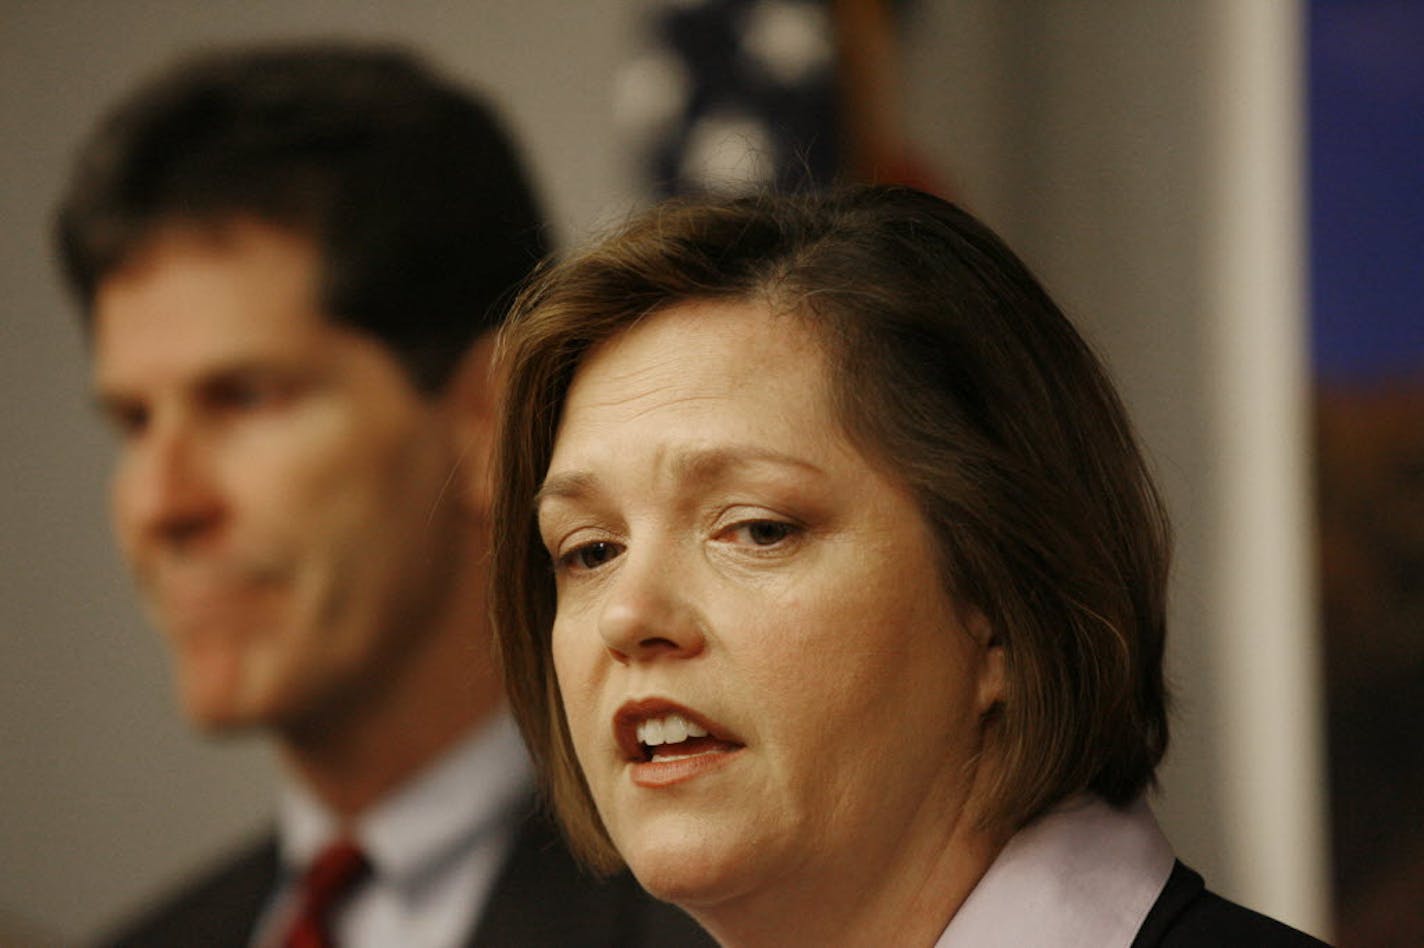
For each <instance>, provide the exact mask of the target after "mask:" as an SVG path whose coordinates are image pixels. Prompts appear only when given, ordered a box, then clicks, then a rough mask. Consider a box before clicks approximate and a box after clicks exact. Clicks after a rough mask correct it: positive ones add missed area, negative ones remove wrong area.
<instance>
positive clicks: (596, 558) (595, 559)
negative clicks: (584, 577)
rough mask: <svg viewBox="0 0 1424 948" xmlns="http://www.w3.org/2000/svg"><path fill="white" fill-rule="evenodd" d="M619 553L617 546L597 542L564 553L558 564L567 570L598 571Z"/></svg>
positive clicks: (619, 549) (603, 541)
mask: <svg viewBox="0 0 1424 948" xmlns="http://www.w3.org/2000/svg"><path fill="white" fill-rule="evenodd" d="M621 552H622V548H621V547H619V546H618V544H616V543H609V542H607V541H606V540H597V541H595V542H593V543H585V544H583V545H582V546H579V547H575V548H574V549H572V550H570V551H569V552H567V553H565V554H564V555H563V556H561V557H559V564H560V565H561V566H563V567H565V568H568V569H582V570H591V569H598V567H600V566H602V565H603V564H604V563H607V562H608V561H609V560H611V559H613V558H614V557H616V556H617V555H618V554H619V553H621Z"/></svg>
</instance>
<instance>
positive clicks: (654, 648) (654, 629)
mask: <svg viewBox="0 0 1424 948" xmlns="http://www.w3.org/2000/svg"><path fill="white" fill-rule="evenodd" d="M623 560H624V561H623V562H622V563H621V564H619V568H618V572H617V574H616V575H615V576H613V577H610V580H611V583H610V587H609V592H608V597H607V598H606V599H605V600H604V604H603V610H602V612H601V613H600V614H599V620H598V624H599V634H600V635H601V636H602V637H603V641H604V644H605V646H606V647H607V648H608V651H609V654H610V655H612V656H613V659H614V660H615V661H617V662H619V663H621V664H628V663H630V662H639V661H653V660H658V659H676V658H690V657H692V656H694V655H697V654H698V653H700V652H701V651H702V649H703V647H704V646H705V645H706V639H705V637H704V634H703V622H702V617H701V613H700V610H698V609H697V607H696V604H695V602H694V601H693V597H692V595H691V591H690V587H689V584H688V583H687V582H686V581H685V580H686V578H687V575H686V570H682V569H679V567H678V566H677V558H676V556H669V555H667V554H666V553H665V552H663V551H657V550H653V549H644V550H638V549H635V548H630V549H629V550H628V551H627V552H626V553H625V554H624V556H623Z"/></svg>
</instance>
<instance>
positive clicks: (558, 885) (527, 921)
mask: <svg viewBox="0 0 1424 948" xmlns="http://www.w3.org/2000/svg"><path fill="white" fill-rule="evenodd" d="M279 871H280V863H279V858H278V854H277V840H276V837H275V836H272V835H269V836H267V837H265V838H263V839H262V840H260V841H259V842H258V843H257V844H256V845H255V846H252V847H251V848H249V849H247V850H245V851H244V852H242V853H240V854H238V855H237V856H236V857H235V858H233V859H231V860H229V861H228V862H226V863H224V864H223V865H222V866H220V867H219V868H218V869H217V870H216V871H214V872H212V873H210V874H209V875H207V876H205V877H204V878H202V879H200V880H198V881H197V882H195V883H193V884H192V885H190V886H188V887H186V888H185V889H183V890H182V891H180V892H179V893H177V895H176V896H174V897H173V898H171V899H169V900H167V901H166V902H164V903H162V904H161V905H159V906H158V907H157V908H155V909H153V910H152V911H150V912H148V913H147V914H145V915H144V916H143V917H141V918H140V919H138V920H137V921H136V922H135V923H134V924H132V925H130V926H129V927H127V928H126V929H124V930H123V931H122V932H121V933H119V934H118V935H117V937H114V938H112V939H110V940H108V941H105V942H103V943H102V944H104V945H108V946H111V948H180V946H181V948H195V946H201V948H245V946H246V945H247V944H248V942H249V940H250V939H251V938H252V934H253V929H254V928H255V927H256V925H257V922H258V918H259V916H260V915H261V914H262V910H263V908H264V907H265V906H266V904H267V900H268V898H270V897H271V895H272V892H273V890H274V889H275V887H276V885H277V877H278V873H279ZM712 944H713V942H712V939H711V938H710V937H709V936H708V935H707V934H706V933H704V932H703V931H702V930H701V929H700V928H698V927H697V925H696V923H694V922H693V921H692V919H690V918H688V917H687V916H686V915H685V914H683V913H682V912H681V911H680V910H679V909H676V908H674V907H673V906H671V905H667V904H664V903H662V902H658V901H656V900H655V899H653V898H652V897H651V896H649V895H648V894H647V893H646V892H644V891H643V890H642V889H641V888H640V887H639V886H638V884H637V882H635V881H634V879H633V877H632V876H631V875H629V874H628V873H627V872H624V873H622V874H620V875H618V876H615V877H614V878H612V879H610V880H607V881H597V880H595V879H594V878H593V877H591V876H589V875H588V874H586V873H585V872H583V870H581V869H580V868H579V866H578V865H577V864H576V863H575V862H574V860H573V857H572V856H571V855H570V854H569V851H568V849H566V848H565V846H564V843H563V840H562V839H561V838H560V836H559V833H558V830H557V829H555V828H554V826H553V824H552V823H551V822H550V821H549V819H548V818H547V817H546V816H544V815H543V814H541V813H538V812H531V813H530V815H529V816H528V817H527V818H526V819H525V820H524V823H523V825H522V826H521V827H520V830H519V834H518V836H517V838H516V840H515V844H514V848H513V850H512V851H511V853H510V855H509V856H508V857H507V859H506V860H505V864H504V867H503V868H502V869H501V870H500V874H499V878H498V879H497V880H496V881H495V884H494V888H493V889H492V890H491V892H490V897H489V899H488V901H487V902H486V903H485V909H484V912H483V913H482V915H481V917H480V922H479V925H478V926H477V927H476V929H475V931H473V932H471V933H470V938H469V941H468V942H467V945H468V948H544V946H548V948H562V946H570V948H614V946H619V948H622V946H636V948H656V946H668V948H682V946H684V945H686V946H690V948H695V946H710V945H712Z"/></svg>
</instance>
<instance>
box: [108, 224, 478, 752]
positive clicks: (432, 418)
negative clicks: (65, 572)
mask: <svg viewBox="0 0 1424 948" xmlns="http://www.w3.org/2000/svg"><path fill="white" fill-rule="evenodd" d="M317 280H318V259H317V252H316V249H315V248H314V246H313V245H312V243H311V242H310V241H309V240H307V239H305V238H304V237H301V236H298V235H296V234H293V233H291V232H288V231H284V230H279V229H276V228H273V227H270V226H267V225H263V224H259V223H256V222H252V221H239V222H236V223H234V224H233V225H231V226H229V227H225V228H223V229H221V230H220V231H217V232H213V231H197V230H186V229H185V230H178V229H174V230H170V231H168V232H166V233H163V234H160V235H159V237H158V238H156V239H155V240H154V241H153V242H152V243H151V244H150V245H149V246H148V247H147V248H146V249H145V251H144V252H143V253H141V254H139V255H138V256H137V257H136V258H135V259H134V260H132V261H131V262H130V263H129V264H128V265H127V266H126V267H124V268H123V269H121V270H119V271H117V272H116V273H114V274H113V275H112V276H110V277H109V278H108V279H106V280H104V281H103V282H102V283H101V284H100V287H99V291H98V293H97V296H96V300H95V323H94V353H95V356H94V367H95V379H96V386H97V389H98V394H99V398H100V401H101V403H102V404H103V406H104V410H105V412H106V413H107V414H108V415H109V417H110V418H111V419H112V421H113V423H114V426H115V428H116V429H117V431H118V433H119V436H120V439H121V445H120V448H119V456H118V461H117V465H116V468H115V471H114V477H113V515H114V521H115V526H116V531H117V534H118V538H119V541H120V545H121V547H122V550H123V553H124V556H125V558H126V559H127V561H128V564H129V566H130V568H131V569H132V570H133V573H134V575H135V577H136V579H137V582H138V585H139V588H140V590H141V592H142V594H143V597H144V599H145V602H146V604H147V605H148V607H149V610H150V612H151V614H152V616H153V618H154V620H155V622H156V623H157V625H158V626H159V627H160V628H161V629H162V630H163V632H164V634H165V635H166V637H167V639H168V641H169V643H170V646H171V648H172V651H173V657H174V667H175V674H176V677H177V680H178V684H179V687H180V691H181V693H182V699H183V704H184V707H185V709H186V711H187V713H188V715H189V717H190V718H191V719H192V720H193V721H194V722H195V723H196V724H198V725H200V726H202V727H204V728H207V729H213V730H220V729H230V728H239V727H246V726H253V725H258V726H270V727H275V728H279V729H284V728H292V727H300V726H301V725H302V724H303V723H311V722H314V721H321V720H324V719H325V718H326V716H328V715H330V714H331V713H333V712H336V713H339V712H340V710H341V709H342V708H345V707H349V706H351V705H353V704H355V703H357V702H360V701H363V700H367V699H370V698H372V697H373V696H375V695H377V694H379V692H380V689H381V688H382V685H383V682H385V681H387V680H389V679H391V678H392V677H394V676H396V675H398V673H399V669H400V668H401V663H402V662H403V661H404V660H406V659H408V658H410V656H411V655H413V654H416V653H417V652H418V651H419V649H420V648H421V646H422V642H423V641H425V640H426V639H428V637H429V636H430V635H431V634H433V632H432V627H434V626H435V625H436V624H437V623H438V622H439V620H440V618H441V616H442V615H444V614H445V613H446V611H447V610H448V609H449V606H450V603H451V602H452V601H453V597H457V596H459V595H462V594H463V592H462V590H460V589H457V588H456V583H455V581H454V577H455V575H456V573H457V562H456V561H457V556H458V555H459V553H458V551H459V550H460V549H461V547H462V544H463V543H464V540H463V539H462V531H464V530H466V529H468V527H469V525H468V522H467V521H465V520H464V519H463V518H462V516H461V514H460V513H459V511H458V509H457V503H456V500H455V498H454V494H455V493H456V492H454V491H451V490H448V489H447V488H448V486H449V484H450V481H451V478H452V474H453V471H454V467H455V465H456V463H457V461H458V456H457V455H458V448H457V443H456V430H455V427H456V419H455V418H453V417H452V415H453V414H454V413H453V412H452V411H451V410H450V408H449V406H447V405H446V404H444V403H443V402H442V401H441V400H439V399H432V398H427V397H423V396H422V395H421V393H420V392H418V391H417V390H416V389H415V388H414V387H413V385H412V384H411V382H410V381H409V380H408V378H407V377H406V375H405V374H404V373H403V371H402V369H401V367H400V365H399V363H398V362H397V361H396V359H395V358H394V357H393V356H392V355H391V353H390V352H389V351H388V350H387V349H385V348H384V347H382V346H381V345H380V344H378V343H377V342H376V341H374V340H373V339H371V338H369V337H368V336H366V335H363V334H361V333H359V332H356V331H354V330H352V329H349V328H345V327H342V326H339V325H337V324H335V323H333V322H331V321H329V320H327V319H326V318H325V317H324V316H323V314H322V313H321V312H320V310H319V308H318V302H317ZM464 592H467V591H464Z"/></svg>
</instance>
